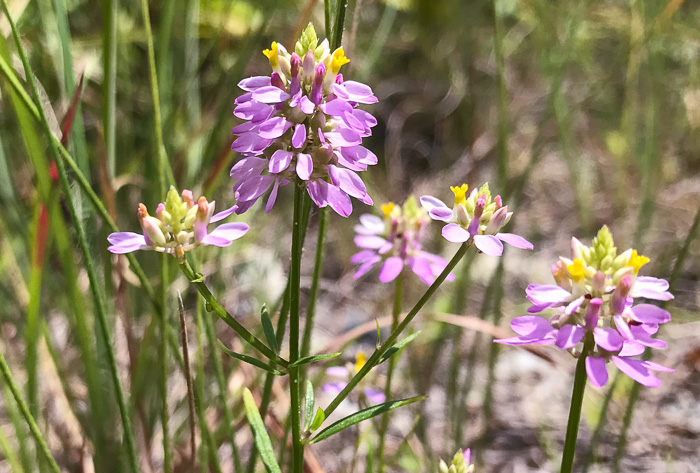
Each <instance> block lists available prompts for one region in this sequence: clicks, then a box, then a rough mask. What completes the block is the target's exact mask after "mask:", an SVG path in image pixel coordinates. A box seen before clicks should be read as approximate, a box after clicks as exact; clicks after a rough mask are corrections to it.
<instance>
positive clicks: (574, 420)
mask: <svg viewBox="0 0 700 473" xmlns="http://www.w3.org/2000/svg"><path fill="white" fill-rule="evenodd" d="M593 344H594V342H593V336H592V335H591V334H590V333H587V334H586V338H585V340H584V342H583V351H582V352H581V356H579V359H578V363H576V375H575V377H574V390H573V392H572V394H571V407H570V408H569V422H568V423H567V426H566V440H565V442H564V454H563V455H562V459H561V473H571V472H572V471H573V468H574V455H575V454H576V439H577V438H578V426H579V423H580V422H581V408H582V407H583V393H584V391H585V390H586V379H587V376H586V357H588V353H589V352H590V351H591V348H592V347H593Z"/></svg>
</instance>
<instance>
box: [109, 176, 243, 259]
mask: <svg viewBox="0 0 700 473" xmlns="http://www.w3.org/2000/svg"><path fill="white" fill-rule="evenodd" d="M215 204H216V203H215V202H214V201H212V202H208V201H207V199H206V197H204V196H202V197H200V198H199V200H198V201H197V203H195V202H194V197H193V195H192V192H191V191H189V190H184V191H182V196H180V195H179V194H178V192H177V190H176V189H175V188H174V187H171V188H170V190H169V191H168V195H167V198H166V202H165V203H160V204H158V207H157V209H156V216H155V217H153V216H151V215H149V214H148V209H147V208H146V206H145V205H143V204H139V208H138V212H137V216H138V219H139V223H140V224H141V229H142V233H140V234H139V233H133V232H117V233H112V234H111V235H109V236H108V237H107V241H109V242H110V243H111V246H110V247H109V248H107V249H108V250H109V251H111V252H112V253H115V254H124V253H131V252H132V251H137V250H153V251H158V252H161V253H170V254H174V255H181V254H182V253H184V252H185V251H188V250H191V249H194V248H196V247H198V246H200V245H213V246H221V247H224V246H229V245H230V244H231V243H232V242H233V240H237V239H239V238H240V237H242V236H243V235H245V234H246V232H247V231H248V228H249V227H248V225H247V224H245V223H225V224H223V225H219V226H218V227H216V228H215V229H214V230H212V231H211V232H210V231H209V230H208V228H207V227H208V225H209V224H210V223H216V222H218V221H220V220H223V219H224V218H226V217H228V216H229V215H231V214H232V213H233V209H232V208H231V209H227V210H224V211H222V212H219V213H218V214H214V206H215Z"/></svg>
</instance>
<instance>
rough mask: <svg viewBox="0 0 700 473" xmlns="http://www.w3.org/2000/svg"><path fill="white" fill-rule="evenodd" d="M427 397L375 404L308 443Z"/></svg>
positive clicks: (330, 427)
mask: <svg viewBox="0 0 700 473" xmlns="http://www.w3.org/2000/svg"><path fill="white" fill-rule="evenodd" d="M427 397H428V396H415V397H411V398H408V399H401V400H398V401H388V402H384V403H382V404H377V405H376V406H372V407H368V408H367V409H363V410H361V411H359V412H356V413H354V414H352V415H349V416H347V417H345V418H343V419H340V420H339V421H338V422H336V423H334V424H332V425H330V426H328V427H327V428H325V429H323V430H322V431H321V432H319V433H318V435H316V436H315V437H314V438H312V439H311V440H310V441H309V443H317V442H320V441H321V440H325V439H327V438H328V437H330V436H331V435H335V434H337V433H338V432H341V431H343V430H345V429H347V428H348V427H350V426H353V425H355V424H358V423H360V422H362V421H363V420H367V419H371V418H372V417H375V416H378V415H379V414H383V413H384V412H387V411H390V410H392V409H397V408H399V407H403V406H407V405H408V404H413V403H414V402H418V401H422V400H423V399H426V398H427Z"/></svg>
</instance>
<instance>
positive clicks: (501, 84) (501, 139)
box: [493, 0, 509, 189]
mask: <svg viewBox="0 0 700 473" xmlns="http://www.w3.org/2000/svg"><path fill="white" fill-rule="evenodd" d="M498 5H499V3H498V2H497V1H495V0H494V2H493V7H494V12H493V30H494V32H493V49H494V54H495V56H496V70H497V72H498V146H497V149H498V162H497V163H498V164H497V169H498V181H499V182H498V183H499V185H500V187H501V188H503V189H505V188H507V184H508V116H509V114H508V89H507V88H506V79H505V56H504V54H503V23H502V21H503V20H502V18H501V15H500V12H499V7H498Z"/></svg>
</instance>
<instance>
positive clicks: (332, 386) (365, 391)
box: [321, 351, 386, 404]
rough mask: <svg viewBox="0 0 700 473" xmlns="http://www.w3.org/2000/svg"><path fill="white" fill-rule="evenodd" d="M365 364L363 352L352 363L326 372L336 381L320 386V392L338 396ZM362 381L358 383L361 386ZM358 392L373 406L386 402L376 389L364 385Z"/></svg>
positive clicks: (380, 392)
mask: <svg viewBox="0 0 700 473" xmlns="http://www.w3.org/2000/svg"><path fill="white" fill-rule="evenodd" d="M366 362H367V355H365V353H364V352H361V351H360V352H357V355H355V362H354V363H347V364H346V365H345V366H333V367H331V368H328V369H327V370H326V374H327V375H328V376H330V377H332V378H336V379H337V380H338V381H333V382H331V383H326V384H324V385H322V386H321V391H323V392H324V393H328V394H333V395H335V394H338V393H340V391H342V390H343V389H344V388H345V386H347V385H348V382H349V381H350V379H351V378H352V377H353V376H355V375H356V374H357V373H359V372H360V370H361V369H362V367H363V366H365V363H366ZM363 382H364V380H363V381H361V382H360V386H362V384H363ZM360 392H361V393H362V396H363V397H364V398H365V399H367V400H368V401H369V402H371V403H373V404H381V403H382V402H384V401H385V400H386V397H385V396H384V393H383V392H382V391H380V390H378V389H375V388H373V387H370V386H367V385H365V386H364V387H363V388H362V389H361V390H360Z"/></svg>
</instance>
